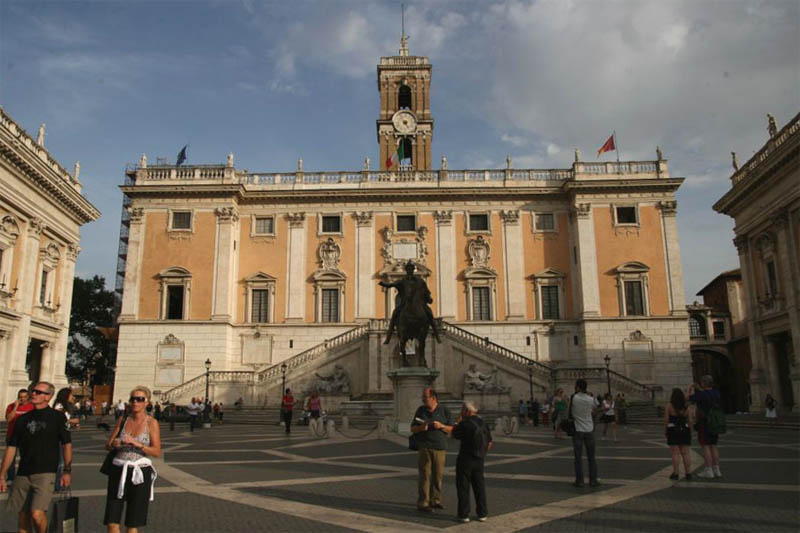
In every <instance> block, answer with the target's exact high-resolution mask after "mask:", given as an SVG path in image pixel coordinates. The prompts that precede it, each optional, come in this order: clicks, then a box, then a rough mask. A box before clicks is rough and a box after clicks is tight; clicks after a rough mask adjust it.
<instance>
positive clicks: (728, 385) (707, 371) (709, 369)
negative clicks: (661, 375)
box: [692, 349, 748, 413]
mask: <svg viewBox="0 0 800 533" xmlns="http://www.w3.org/2000/svg"><path fill="white" fill-rule="evenodd" d="M705 375H709V376H711V377H712V378H714V387H715V388H716V389H717V390H719V393H720V397H721V400H722V408H723V410H724V411H725V412H726V413H735V412H736V411H745V410H747V404H748V401H747V392H746V385H747V384H746V382H745V381H744V380H743V379H740V376H738V372H737V371H736V367H735V366H734V365H733V363H732V362H731V360H730V358H729V357H728V356H727V355H724V354H721V353H719V352H716V351H713V350H709V349H692V376H693V379H694V383H700V378H701V377H702V376H705Z"/></svg>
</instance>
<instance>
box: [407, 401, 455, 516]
mask: <svg viewBox="0 0 800 533" xmlns="http://www.w3.org/2000/svg"><path fill="white" fill-rule="evenodd" d="M452 424H453V421H452V417H451V415H450V410H449V409H447V407H445V406H443V405H440V404H439V400H438V397H437V395H436V391H435V390H433V389H432V388H430V387H426V388H425V389H424V390H423V391H422V405H421V406H420V407H419V408H418V409H417V412H416V413H414V419H413V420H412V421H411V433H413V434H414V435H415V440H416V443H417V447H418V451H417V453H418V456H417V468H418V469H419V497H418V498H417V509H419V510H420V511H422V512H425V513H430V512H431V511H433V509H444V506H443V505H442V476H443V475H444V465H445V456H446V453H447V436H448V435H449V434H450V432H451V431H452V430H453V425H452Z"/></svg>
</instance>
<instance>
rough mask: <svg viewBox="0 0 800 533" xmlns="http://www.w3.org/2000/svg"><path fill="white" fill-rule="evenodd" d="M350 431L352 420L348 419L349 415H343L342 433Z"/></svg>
mask: <svg viewBox="0 0 800 533" xmlns="http://www.w3.org/2000/svg"><path fill="white" fill-rule="evenodd" d="M348 429H350V419H349V418H347V415H342V431H347V430H348Z"/></svg>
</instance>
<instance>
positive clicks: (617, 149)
mask: <svg viewBox="0 0 800 533" xmlns="http://www.w3.org/2000/svg"><path fill="white" fill-rule="evenodd" d="M614 150H615V151H616V152H617V163H619V141H618V140H617V130H614Z"/></svg>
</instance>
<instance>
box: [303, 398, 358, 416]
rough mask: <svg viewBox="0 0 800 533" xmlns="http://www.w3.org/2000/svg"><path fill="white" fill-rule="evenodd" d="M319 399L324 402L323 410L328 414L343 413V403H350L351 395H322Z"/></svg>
mask: <svg viewBox="0 0 800 533" xmlns="http://www.w3.org/2000/svg"><path fill="white" fill-rule="evenodd" d="M319 398H320V401H321V402H322V410H323V411H325V412H326V413H328V414H332V413H339V412H341V410H342V402H349V401H350V394H337V393H328V394H326V393H322V394H320V395H319ZM304 405H305V404H304Z"/></svg>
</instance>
